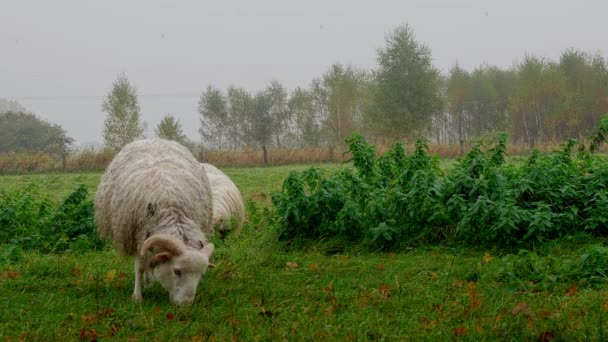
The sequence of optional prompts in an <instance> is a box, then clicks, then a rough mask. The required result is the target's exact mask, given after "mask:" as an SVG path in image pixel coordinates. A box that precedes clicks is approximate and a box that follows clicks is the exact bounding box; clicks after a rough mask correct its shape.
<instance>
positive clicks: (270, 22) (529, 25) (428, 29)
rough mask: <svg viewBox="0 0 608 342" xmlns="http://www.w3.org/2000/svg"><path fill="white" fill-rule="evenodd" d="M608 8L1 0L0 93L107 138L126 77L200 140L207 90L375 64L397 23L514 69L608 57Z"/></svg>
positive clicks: (488, 0) (293, 80)
mask: <svg viewBox="0 0 608 342" xmlns="http://www.w3.org/2000/svg"><path fill="white" fill-rule="evenodd" d="M606 13H608V2H606V1H601V0H589V1H557V0H553V1H548V0H542V1H540V0H528V1H521V0H516V1H515V0H512V1H504V0H501V1H494V0H484V1H458V0H444V1H439V0H435V1H433V0H416V1H411V0H398V1H384V0H377V1H353V0H308V1H300V2H296V1H285V0H283V1H260V0H240V1H225V0H215V1H203V0H193V1H180V0H174V1H150V0H148V1H129V0H122V1H118V0H104V1H82V0H79V1H76V0H74V1H67V0H53V1H43V0H40V1H28V0H0V47H1V49H0V97H3V98H7V99H12V100H17V101H19V102H20V103H21V104H22V105H23V106H25V107H26V108H27V109H28V110H30V111H32V112H34V113H35V114H37V115H38V116H39V117H41V118H44V119H46V120H48V121H50V122H52V123H57V124H59V125H61V126H62V127H64V128H65V129H66V130H67V132H68V135H69V136H71V137H73V138H74V139H76V144H77V145H82V144H88V143H101V142H102V138H101V131H102V128H103V122H104V119H105V113H103V112H102V111H101V104H102V101H103V98H104V96H105V95H106V94H107V93H108V92H109V91H110V89H111V86H112V82H113V81H114V80H115V79H116V77H117V75H118V74H119V73H121V72H124V73H125V74H126V75H127V77H128V78H129V80H130V81H131V82H132V83H133V84H135V86H136V87H137V89H138V95H139V101H140V106H141V113H142V117H143V120H144V121H146V123H147V124H148V129H147V135H148V136H152V135H153V134H154V132H153V129H154V128H155V127H156V125H158V123H159V121H160V119H161V118H162V116H163V115H164V114H173V115H175V116H176V117H177V118H178V119H179V120H180V121H181V122H182V125H183V126H184V131H185V133H186V135H187V136H188V137H190V138H192V139H194V140H195V141H199V140H200V138H199V135H198V133H197V130H198V128H199V119H198V112H197V102H198V98H199V96H200V94H201V92H202V91H203V90H204V89H205V88H206V87H207V86H208V85H209V84H212V85H214V86H216V87H219V88H220V89H222V90H225V88H226V87H227V86H229V85H237V86H242V87H244V88H246V89H247V90H249V91H258V90H261V89H263V88H264V87H265V86H266V85H267V84H268V83H269V82H270V81H271V80H273V79H276V80H279V81H281V82H282V83H283V85H285V86H286V87H287V88H288V89H289V90H291V89H293V88H294V87H296V86H308V85H309V84H310V81H311V80H312V79H313V78H318V77H320V76H321V75H322V74H323V73H324V72H326V71H327V70H328V68H329V66H330V65H331V64H333V63H342V64H354V65H356V66H358V67H361V68H366V69H372V68H375V67H376V56H377V49H378V48H382V47H383V46H384V38H385V36H386V35H387V34H389V33H390V32H391V31H392V30H394V29H395V28H396V27H397V26H399V25H401V24H406V23H407V24H410V25H411V26H412V28H413V29H414V32H415V34H416V37H417V39H418V40H419V41H420V42H423V43H426V44H427V45H428V46H429V47H430V48H431V50H432V53H433V58H434V64H435V66H436V67H437V68H439V70H441V71H442V72H447V70H448V69H449V68H450V66H452V65H453V64H454V63H455V62H457V61H458V62H459V63H460V65H461V66H463V67H464V68H466V69H469V70H471V69H473V68H475V67H477V66H479V65H480V64H481V63H484V62H485V63H488V64H493V65H498V66H500V67H504V68H506V67H509V66H512V65H513V63H515V62H516V61H517V60H519V59H521V58H522V57H523V56H524V55H525V54H526V53H528V54H533V55H536V56H540V57H546V58H549V59H553V60H556V59H558V58H559V55H560V54H561V53H562V52H563V51H564V50H565V49H568V48H576V49H580V50H584V51H589V52H600V53H601V54H602V55H604V56H607V55H608V39H607V38H606V33H607V32H608V20H606Z"/></svg>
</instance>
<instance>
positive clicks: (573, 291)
mask: <svg viewBox="0 0 608 342" xmlns="http://www.w3.org/2000/svg"><path fill="white" fill-rule="evenodd" d="M577 292H578V287H577V286H576V284H572V286H570V288H569V289H568V290H567V291H566V296H568V297H572V296H574V295H575V294H576V293H577Z"/></svg>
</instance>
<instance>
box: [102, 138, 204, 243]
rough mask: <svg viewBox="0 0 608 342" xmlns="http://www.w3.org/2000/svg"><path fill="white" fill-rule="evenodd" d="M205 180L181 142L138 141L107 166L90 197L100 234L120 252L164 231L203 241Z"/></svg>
mask: <svg viewBox="0 0 608 342" xmlns="http://www.w3.org/2000/svg"><path fill="white" fill-rule="evenodd" d="M211 219H212V200H211V188H210V186H209V181H208V179H207V176H206V174H205V172H204V171H203V169H202V168H201V167H200V163H199V162H198V161H197V160H196V159H195V158H194V156H193V155H192V153H190V151H189V150H188V149H186V148H185V147H183V146H181V145H180V144H178V143H176V142H172V141H168V140H162V139H152V140H139V141H136V142H133V143H130V144H128V145H127V146H125V147H124V148H123V149H122V150H121V151H120V152H119V153H118V154H117V155H116V157H114V159H113V160H112V162H111V163H110V165H109V166H108V168H107V170H106V172H105V174H104V176H103V177H102V179H101V183H100V185H99V188H98V190H97V194H96V196H95V221H96V224H97V229H98V231H99V233H100V235H101V236H102V237H103V238H106V239H109V240H112V241H114V242H115V244H116V247H117V248H118V250H119V251H120V252H121V253H122V254H124V255H136V254H137V253H138V252H139V250H140V249H141V247H142V245H143V242H144V241H145V240H146V238H147V237H149V236H151V235H154V234H156V233H160V232H167V230H176V231H175V232H173V233H174V234H172V235H176V236H180V237H181V238H182V239H183V241H184V242H185V243H186V244H188V242H190V243H193V244H194V243H196V242H198V241H202V242H204V243H206V242H207V238H206V236H205V234H210V233H211V231H212V229H213V227H212V225H211Z"/></svg>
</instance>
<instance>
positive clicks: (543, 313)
mask: <svg viewBox="0 0 608 342" xmlns="http://www.w3.org/2000/svg"><path fill="white" fill-rule="evenodd" d="M539 317H540V319H543V320H544V319H547V318H549V317H551V312H549V311H546V310H543V311H541V312H540V314H539Z"/></svg>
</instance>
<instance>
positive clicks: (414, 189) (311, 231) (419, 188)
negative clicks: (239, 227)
mask: <svg viewBox="0 0 608 342" xmlns="http://www.w3.org/2000/svg"><path fill="white" fill-rule="evenodd" d="M346 143H347V144H348V146H349V153H351V155H352V159H351V160H352V163H353V165H352V167H351V166H350V165H345V166H344V167H343V168H342V169H340V170H339V171H338V172H337V173H335V174H332V175H328V176H325V175H322V174H321V173H320V171H319V170H318V169H315V168H311V169H308V170H306V171H304V172H301V173H296V172H294V173H291V174H290V175H289V176H288V177H287V179H286V180H285V182H284V184H283V187H282V190H281V191H280V192H277V193H274V194H273V197H272V200H273V204H274V206H275V209H276V210H275V214H276V215H277V219H276V222H277V224H278V228H279V235H280V238H283V239H292V238H305V239H318V238H340V239H344V240H347V241H352V242H364V243H367V244H370V245H371V246H374V247H379V248H383V249H395V248H399V247H400V246H404V245H412V244H417V243H428V242H440V241H443V240H444V239H446V238H449V239H452V240H455V241H462V242H465V243H469V244H476V245H480V244H481V245H485V246H499V247H504V248H511V247H529V246H533V245H534V244H538V243H542V242H544V241H546V240H549V239H553V238H556V237H560V236H565V235H572V234H575V233H577V232H580V231H586V232H589V233H592V234H597V235H604V234H606V233H607V232H608V189H607V187H608V162H607V160H606V157H603V156H598V155H594V154H590V153H588V152H585V151H584V150H579V151H578V152H577V153H574V152H573V148H574V147H575V145H576V142H575V141H574V140H569V141H567V142H566V143H564V144H563V145H562V148H561V149H560V150H559V151H556V152H554V153H551V154H541V153H540V152H539V151H534V152H533V153H531V155H530V156H529V157H528V160H527V161H525V162H524V163H521V164H507V163H506V159H505V158H506V146H507V135H506V134H504V133H501V134H498V135H496V136H495V137H494V138H492V139H480V140H479V141H477V142H476V144H475V145H474V146H473V148H472V149H471V151H470V152H469V153H468V154H467V155H466V156H465V157H463V158H461V159H460V160H459V161H458V162H457V164H456V166H455V167H454V168H453V169H451V170H450V171H449V172H448V173H447V174H445V175H444V174H443V173H442V171H441V170H440V168H439V163H438V159H437V158H436V157H434V156H431V155H429V154H428V145H427V143H426V142H425V141H424V140H418V141H417V142H416V145H415V151H414V152H413V153H412V154H410V155H407V154H406V152H405V149H404V146H403V144H401V143H396V144H395V145H393V146H392V148H391V149H390V150H389V151H387V152H386V153H385V154H384V155H382V156H380V157H376V152H375V148H374V146H373V145H371V144H369V143H367V142H366V141H365V139H364V138H363V137H362V136H361V135H360V134H354V135H352V136H351V137H349V138H348V139H347V140H346Z"/></svg>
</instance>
